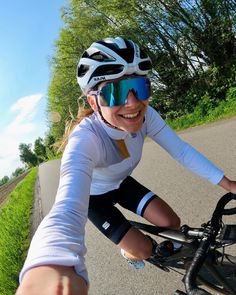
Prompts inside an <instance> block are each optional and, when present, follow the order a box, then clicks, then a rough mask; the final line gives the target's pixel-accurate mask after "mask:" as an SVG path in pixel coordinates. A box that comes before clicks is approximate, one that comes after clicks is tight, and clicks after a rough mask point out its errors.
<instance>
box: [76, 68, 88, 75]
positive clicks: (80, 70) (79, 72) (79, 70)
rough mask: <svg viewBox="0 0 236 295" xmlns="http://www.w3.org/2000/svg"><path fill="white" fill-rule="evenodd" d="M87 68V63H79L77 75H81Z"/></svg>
mask: <svg viewBox="0 0 236 295" xmlns="http://www.w3.org/2000/svg"><path fill="white" fill-rule="evenodd" d="M88 70H89V66H87V65H80V66H79V68H78V71H77V75H78V77H83V76H84V75H85V74H86V73H87V71H88Z"/></svg>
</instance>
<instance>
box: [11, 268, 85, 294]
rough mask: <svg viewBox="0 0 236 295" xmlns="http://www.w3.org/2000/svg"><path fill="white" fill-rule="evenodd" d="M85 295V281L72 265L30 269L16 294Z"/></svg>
mask: <svg viewBox="0 0 236 295" xmlns="http://www.w3.org/2000/svg"><path fill="white" fill-rule="evenodd" d="M49 294H50V295H53V294H55V295H57V294H63V295H87V294H88V286H87V283H86V281H85V280H84V279H83V278H82V277H80V276H78V275H77V274H76V272H75V270H74V268H73V267H67V266H59V265H45V266H39V267H34V268H32V269H30V270H29V271H28V272H27V273H26V274H25V276H24V280H23V282H22V284H21V285H20V286H19V288H18V290H17V292H16V295H49Z"/></svg>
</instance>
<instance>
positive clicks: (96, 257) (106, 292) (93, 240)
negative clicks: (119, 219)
mask: <svg viewBox="0 0 236 295" xmlns="http://www.w3.org/2000/svg"><path fill="white" fill-rule="evenodd" d="M179 135H180V136H181V137H182V138H183V139H184V140H186V141H188V142H189V143H191V144H192V145H193V146H195V147H196V148H197V149H198V150H199V151H201V152H203V153H204V154H205V155H206V156H207V157H208V158H209V159H211V160H212V161H213V162H214V163H215V164H216V165H218V166H219V167H220V168H221V169H223V170H224V171H225V173H226V175H228V176H229V177H230V178H232V179H236V168H235V166H236V117H234V118H232V119H229V120H224V121H221V122H218V123H214V124H211V125H208V126H201V127H195V128H191V129H188V130H186V131H184V132H181V133H179ZM59 165H60V162H59V161H52V162H48V163H45V164H43V165H41V166H40V168H39V182H40V196H41V197H42V198H43V202H42V210H43V215H45V214H47V212H48V211H49V210H50V208H51V206H52V204H53V201H54V197H55V193H56V188H57V185H58V177H59ZM133 176H134V177H135V178H136V179H138V180H139V181H141V182H142V183H144V184H145V185H146V186H147V187H149V188H150V189H151V190H153V191H154V192H156V193H157V194H159V195H160V196H161V197H162V198H164V199H165V200H167V202H168V203H169V204H170V205H171V206H173V208H175V210H176V211H177V213H178V214H179V215H180V216H181V218H182V224H189V225H191V226H199V225H200V224H202V223H203V222H204V221H208V219H209V217H210V213H211V211H212V210H213V209H214V207H215V204H216V200H217V198H218V197H220V196H221V195H222V194H224V193H225V191H224V190H223V189H221V188H219V187H218V186H212V185H211V184H210V183H208V182H207V181H205V180H203V179H200V178H199V177H198V176H196V175H193V174H192V173H190V172H188V171H186V170H185V169H184V168H183V167H181V166H180V165H179V164H178V163H176V162H175V161H173V160H172V159H171V158H170V156H169V155H168V154H167V153H166V152H165V151H163V150H162V149H161V148H160V147H159V146H158V145H156V144H155V143H153V142H152V141H151V140H147V142H146V143H145V146H144V150H143V158H142V160H141V162H140V164H139V166H138V167H137V168H136V170H135V171H134V172H133ZM123 212H124V213H125V214H126V216H128V218H134V219H138V218H136V216H135V215H134V214H132V213H129V212H128V211H126V210H124V209H123ZM86 244H87V248H88V253H87V256H86V264H87V267H88V271H89V277H90V281H91V287H90V293H89V294H90V295H120V294H122V295H144V294H145V295H170V294H172V293H173V291H174V290H176V289H181V290H183V286H182V283H181V276H180V275H179V274H176V273H166V272H163V271H160V270H158V269H157V268H155V267H154V266H152V265H149V264H146V266H145V269H144V270H139V271H137V270H133V269H132V268H130V267H129V266H128V265H127V263H126V262H125V261H124V259H123V258H122V257H121V255H120V253H119V249H118V248H117V246H115V245H113V244H112V243H111V242H110V241H109V240H108V239H106V238H105V237H104V236H103V235H102V234H100V233H99V232H98V231H97V230H96V229H95V228H94V226H93V225H92V224H91V223H90V222H89V221H88V222H87V226H86ZM235 254H236V253H235Z"/></svg>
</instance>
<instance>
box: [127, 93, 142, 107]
mask: <svg viewBox="0 0 236 295" xmlns="http://www.w3.org/2000/svg"><path fill="white" fill-rule="evenodd" d="M138 102H139V100H138V99H137V98H136V96H135V94H134V92H133V91H132V90H130V91H129V93H128V96H127V99H126V104H125V105H133V104H137V103H138Z"/></svg>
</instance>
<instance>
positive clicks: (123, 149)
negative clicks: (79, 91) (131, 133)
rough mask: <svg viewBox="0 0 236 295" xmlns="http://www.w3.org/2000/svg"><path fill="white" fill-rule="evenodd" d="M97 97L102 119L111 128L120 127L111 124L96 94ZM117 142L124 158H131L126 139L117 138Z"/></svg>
mask: <svg viewBox="0 0 236 295" xmlns="http://www.w3.org/2000/svg"><path fill="white" fill-rule="evenodd" d="M95 98H96V104H97V108H98V113H99V115H100V117H101V119H102V120H103V122H104V123H105V124H107V125H108V126H110V127H111V128H114V129H119V128H118V127H116V126H114V125H112V124H110V123H109V122H108V121H107V120H106V119H105V118H104V117H103V115H102V111H101V107H100V105H99V103H98V97H97V95H95ZM115 142H116V144H117V147H118V149H119V152H120V155H121V156H122V158H123V159H126V158H129V157H130V154H129V151H128V149H127V147H126V144H125V141H124V139H116V140H115Z"/></svg>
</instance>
